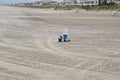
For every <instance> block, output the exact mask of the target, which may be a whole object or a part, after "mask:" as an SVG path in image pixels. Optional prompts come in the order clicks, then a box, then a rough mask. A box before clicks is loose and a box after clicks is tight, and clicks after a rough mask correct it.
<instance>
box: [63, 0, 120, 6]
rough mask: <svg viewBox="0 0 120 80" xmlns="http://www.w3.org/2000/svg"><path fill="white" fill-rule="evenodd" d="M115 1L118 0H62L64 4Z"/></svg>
mask: <svg viewBox="0 0 120 80" xmlns="http://www.w3.org/2000/svg"><path fill="white" fill-rule="evenodd" d="M105 1H106V2H107V3H110V2H115V3H118V2H120V0H64V5H66V6H67V5H80V6H82V5H99V4H102V3H103V2H105Z"/></svg>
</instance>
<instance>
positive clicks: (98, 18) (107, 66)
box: [0, 6, 120, 80]
mask: <svg viewBox="0 0 120 80" xmlns="http://www.w3.org/2000/svg"><path fill="white" fill-rule="evenodd" d="M111 14H112V11H85V10H79V12H76V10H72V11H59V10H57V11H55V10H52V9H51V10H50V9H44V10H43V9H34V8H19V7H7V6H0V80H120V12H118V15H117V16H112V15H111ZM64 32H67V33H68V34H69V39H70V40H71V41H70V42H61V43H58V42H57V38H58V36H59V35H60V34H63V33H64Z"/></svg>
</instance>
